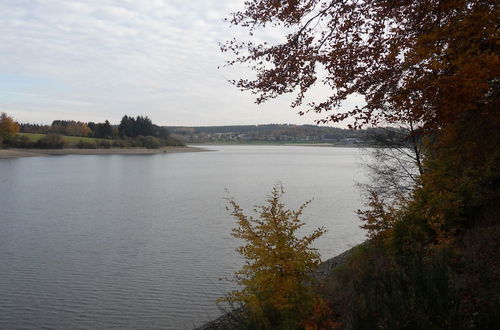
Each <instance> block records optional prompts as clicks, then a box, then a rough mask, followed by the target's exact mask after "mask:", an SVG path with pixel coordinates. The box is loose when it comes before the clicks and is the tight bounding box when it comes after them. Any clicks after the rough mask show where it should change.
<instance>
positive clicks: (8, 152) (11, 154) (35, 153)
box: [0, 147, 209, 159]
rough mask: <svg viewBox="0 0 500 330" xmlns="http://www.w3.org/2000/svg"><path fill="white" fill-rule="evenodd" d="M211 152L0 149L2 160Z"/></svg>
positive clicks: (185, 149)
mask: <svg viewBox="0 0 500 330" xmlns="http://www.w3.org/2000/svg"><path fill="white" fill-rule="evenodd" d="M199 151H209V150H208V149H204V148H198V147H164V148H160V149H146V148H110V149H76V148H67V149H0V159H5V158H19V157H43V156H54V155H154V154H162V153H177V152H199Z"/></svg>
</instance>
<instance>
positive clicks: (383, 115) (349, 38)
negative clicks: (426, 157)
mask: <svg viewBox="0 0 500 330" xmlns="http://www.w3.org/2000/svg"><path fill="white" fill-rule="evenodd" d="M229 21H230V23H232V24H234V25H240V26H243V27H246V28H248V29H249V31H250V34H251V35H252V36H253V37H254V40H262V39H257V37H256V36H260V34H259V33H260V32H262V30H263V29H264V30H269V29H277V32H278V33H280V32H282V33H283V34H285V41H284V42H282V43H271V42H256V41H248V42H246V41H241V40H231V41H229V42H227V43H225V44H223V45H222V50H223V51H227V52H231V53H233V54H234V55H235V57H234V59H233V60H231V61H229V62H228V65H235V64H247V65H249V66H250V67H251V68H252V69H253V70H254V71H255V73H256V78H255V79H245V78H243V79H240V80H237V81H234V83H235V84H236V85H237V86H238V87H240V88H241V89H243V90H250V91H252V92H254V93H256V94H257V95H258V98H257V103H260V102H264V101H266V100H268V99H269V98H274V97H276V96H278V95H281V94H285V93H295V95H296V98H295V100H294V102H293V103H292V106H293V107H299V106H301V105H302V103H303V101H304V100H305V97H306V94H307V92H308V91H309V90H310V89H311V88H312V87H313V86H314V85H315V84H322V85H325V86H327V87H329V89H330V95H329V96H328V97H326V98H325V99H323V100H313V101H311V102H309V103H308V107H307V108H306V109H305V110H304V109H301V111H300V113H301V114H303V113H304V111H314V112H317V113H322V112H329V114H328V115H327V116H326V117H325V118H324V119H323V120H320V122H324V123H326V122H340V121H343V120H345V119H348V118H353V119H354V127H360V126H362V125H364V124H379V123H380V122H410V121H411V122H422V123H423V124H424V127H425V128H434V127H440V126H441V125H443V124H446V123H447V122H450V121H454V120H455V119H456V118H458V117H460V116H461V114H462V113H464V112H468V111H473V112H474V113H475V114H476V115H484V116H488V117H489V118H491V120H495V121H497V122H498V120H499V116H496V115H495V114H496V111H497V106H498V103H497V100H498V85H499V79H498V76H499V64H500V63H499V56H498V42H497V41H498V39H497V38H498V23H499V18H498V4H497V2H496V1H494V0H474V1H466V0H453V1H440V0H426V1H387V0H384V1H344V0H286V1H281V0H273V1H268V0H250V1H247V2H246V6H245V9H244V10H243V11H240V12H237V13H234V14H233V15H232V18H230V19H229ZM262 38H264V36H262ZM350 95H362V96H363V97H364V99H365V104H364V105H363V106H359V107H355V108H351V109H346V108H341V105H342V103H343V101H345V100H346V98H347V97H348V96H350Z"/></svg>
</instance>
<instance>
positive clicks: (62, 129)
mask: <svg viewBox="0 0 500 330" xmlns="http://www.w3.org/2000/svg"><path fill="white" fill-rule="evenodd" d="M8 118H9V120H11V121H13V119H12V118H10V117H8ZM16 125H17V126H18V131H19V132H20V133H30V134H44V136H43V137H41V138H37V139H34V138H33V136H31V137H30V136H27V135H16V134H17V132H15V133H14V134H10V135H9V136H8V138H7V137H6V138H3V139H2V140H3V141H4V144H5V145H6V146H7V147H14V148H64V147H68V146H70V147H77V148H85V149H93V148H111V147H118V148H127V147H144V148H152V149H154V148H160V147H163V146H182V145H184V143H183V142H182V141H181V140H179V139H176V138H175V137H172V136H170V133H169V131H168V130H167V129H166V128H165V127H161V126H158V125H155V124H153V122H152V121H151V119H150V118H149V117H147V116H137V117H135V118H134V117H130V116H127V115H125V116H123V118H122V120H121V122H120V124H119V125H112V124H111V123H110V122H109V121H108V120H105V121H104V122H102V123H95V122H88V123H85V122H81V121H74V120H54V121H53V122H52V124H51V125H38V124H30V123H22V124H17V123H16ZM64 136H68V137H71V138H65V137H64ZM78 138H81V139H78ZM89 138H91V139H89Z"/></svg>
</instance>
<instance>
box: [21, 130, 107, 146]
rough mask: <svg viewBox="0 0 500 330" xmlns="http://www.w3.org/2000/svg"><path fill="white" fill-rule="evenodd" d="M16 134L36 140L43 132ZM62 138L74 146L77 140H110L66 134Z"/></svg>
mask: <svg viewBox="0 0 500 330" xmlns="http://www.w3.org/2000/svg"><path fill="white" fill-rule="evenodd" d="M18 135H21V136H27V137H29V138H30V140H31V141H33V142H36V141H38V140H40V139H41V138H43V137H44V136H45V134H36V133H18ZM63 138H64V139H65V140H66V142H67V143H68V146H69V147H72V146H75V145H76V144H77V143H78V141H84V142H98V141H112V140H110V139H96V138H90V137H82V136H68V135H63Z"/></svg>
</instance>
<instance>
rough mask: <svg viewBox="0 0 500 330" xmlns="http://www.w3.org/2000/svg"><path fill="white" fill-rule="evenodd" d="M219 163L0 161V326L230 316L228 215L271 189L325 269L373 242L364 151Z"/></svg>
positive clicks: (260, 155)
mask: <svg viewBox="0 0 500 330" xmlns="http://www.w3.org/2000/svg"><path fill="white" fill-rule="evenodd" d="M206 148H209V149H212V150H214V151H212V152H196V153H175V154H157V155H142V156H132V155H105V156H103V155H99V156H89V155H85V156H82V155H66V156H51V157H36V158H19V159H3V160H2V159H0V269H1V271H0V274H1V277H0V328H2V329H13V328H16V329H33V328H47V329H49V328H50V329H66V328H72V329H86V328H87V329H96V328H120V329H134V328H141V329H146V328H147V329H153V328H161V329H191V328H193V327H194V326H197V325H200V324H202V323H203V322H204V321H207V320H210V319H212V318H213V317H214V316H217V315H219V314H220V312H219V310H218V309H217V307H216V304H215V299H216V298H218V297H220V296H222V295H223V294H224V293H225V292H227V291H229V290H230V289H232V288H233V284H232V283H228V282H225V281H219V278H221V277H224V276H227V277H229V276H231V274H232V273H233V272H234V271H235V270H237V269H238V268H239V267H240V266H241V264H242V261H241V258H240V256H239V255H238V254H237V253H236V252H235V251H234V249H235V247H237V246H238V244H239V242H238V241H237V240H236V239H234V238H232V237H231V235H230V233H231V228H232V227H233V226H234V220H233V219H232V218H231V217H230V216H229V214H228V211H226V209H225V207H226V205H227V200H226V198H227V197H228V196H229V195H228V193H227V192H226V191H225V190H226V189H227V190H228V192H229V194H230V195H231V196H233V197H234V198H235V200H236V201H238V202H239V203H240V205H241V206H242V207H244V208H246V209H248V208H250V207H252V206H253V205H255V204H262V203H263V201H264V199H265V198H266V196H267V195H268V194H269V193H270V191H271V189H272V186H273V184H275V183H277V182H281V183H282V184H283V186H284V188H285V191H286V194H285V202H286V205H287V207H289V208H297V207H298V206H299V205H300V204H301V203H302V202H304V201H306V200H308V199H311V198H314V200H313V202H312V204H311V205H310V206H309V207H308V208H307V209H306V210H305V212H304V216H303V220H304V221H305V222H307V226H306V228H305V230H309V231H310V230H312V229H314V228H316V227H319V226H324V227H326V229H327V230H328V232H327V233H326V234H325V235H324V236H323V237H321V238H320V239H319V240H318V241H317V244H316V247H318V249H319V251H320V252H321V255H322V258H323V259H327V258H330V257H333V256H335V255H336V254H338V253H340V252H343V251H344V250H346V249H348V248H350V247H352V246H353V245H355V244H357V243H359V242H361V241H363V240H364V232H363V231H362V230H361V229H360V228H359V221H358V220H357V217H356V214H355V211H356V210H357V209H358V208H360V206H361V201H360V197H359V191H358V189H357V188H356V186H355V183H356V182H359V181H363V180H365V179H364V175H363V172H362V170H361V168H360V162H361V158H360V154H361V150H360V149H354V148H332V147H299V146H207V147H206Z"/></svg>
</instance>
